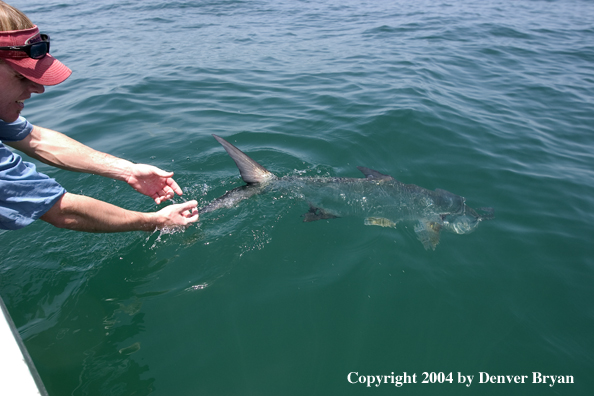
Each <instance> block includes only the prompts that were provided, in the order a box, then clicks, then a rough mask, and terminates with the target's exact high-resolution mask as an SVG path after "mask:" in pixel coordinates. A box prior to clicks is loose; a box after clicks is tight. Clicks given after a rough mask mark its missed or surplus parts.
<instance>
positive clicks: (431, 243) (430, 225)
mask: <svg viewBox="0 0 594 396" xmlns="http://www.w3.org/2000/svg"><path fill="white" fill-rule="evenodd" d="M440 231H441V223H438V222H436V221H427V220H424V221H423V220H421V221H419V223H418V224H417V225H416V226H415V233H416V234H417V238H419V241H421V243H422V244H423V246H424V247H425V250H429V249H431V250H435V247H436V246H437V244H438V243H439V232H440Z"/></svg>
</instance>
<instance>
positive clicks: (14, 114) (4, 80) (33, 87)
mask: <svg viewBox="0 0 594 396" xmlns="http://www.w3.org/2000/svg"><path fill="white" fill-rule="evenodd" d="M0 87H1V88H0V119H1V120H2V121H4V122H14V121H16V120H17V118H19V114H20V113H21V111H22V110H23V108H24V107H25V103H24V101H25V100H27V99H29V98H30V97H31V94H32V93H43V92H44V91H45V88H44V87H43V85H41V84H37V83H34V82H33V81H30V80H28V79H27V78H25V77H24V76H23V75H22V74H20V73H18V72H16V71H15V70H14V69H13V68H11V67H10V66H8V65H7V64H6V63H4V62H2V61H1V60H0Z"/></svg>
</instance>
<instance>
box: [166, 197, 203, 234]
mask: <svg viewBox="0 0 594 396" xmlns="http://www.w3.org/2000/svg"><path fill="white" fill-rule="evenodd" d="M197 205H198V202H196V201H188V202H184V203H181V204H175V205H169V206H166V207H164V208H163V209H161V210H160V211H158V212H157V213H156V215H157V216H160V218H161V220H160V221H159V223H160V224H162V225H157V229H161V228H176V227H185V226H188V225H189V224H191V223H194V222H195V221H198V208H197Z"/></svg>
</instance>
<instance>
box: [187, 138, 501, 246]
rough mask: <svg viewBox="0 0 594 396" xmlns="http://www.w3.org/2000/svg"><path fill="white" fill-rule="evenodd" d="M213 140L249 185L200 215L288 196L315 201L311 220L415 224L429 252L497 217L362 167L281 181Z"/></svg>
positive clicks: (461, 199)
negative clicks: (442, 239)
mask: <svg viewBox="0 0 594 396" xmlns="http://www.w3.org/2000/svg"><path fill="white" fill-rule="evenodd" d="M213 136H214V138H215V139H216V140H217V141H218V142H219V143H220V144H221V145H223V147H224V148H225V150H226V151H227V153H228V154H229V155H230V156H231V158H232V159H233V160H234V161H235V164H236V165H237V167H238V168H239V173H240V174H241V177H242V179H243V181H244V182H245V183H247V184H246V185H244V186H241V187H238V188H235V189H233V190H231V191H228V192H227V193H225V194H224V195H223V196H221V197H219V198H216V199H215V200H214V201H212V202H211V203H210V204H208V205H207V206H205V207H203V208H201V209H200V210H199V213H200V214H203V213H208V212H212V211H214V210H217V209H220V208H230V207H233V206H235V205H236V204H237V203H238V202H240V201H242V200H244V199H247V198H249V197H251V196H253V195H255V194H263V193H270V192H277V193H278V192H280V193H287V194H292V196H294V197H298V198H302V199H303V200H305V201H307V202H308V203H309V211H308V212H307V213H305V214H304V215H303V217H304V220H303V221H305V222H310V221H316V220H320V219H333V218H338V217H344V216H360V217H362V218H363V219H364V223H365V224H366V225H376V226H381V227H396V225H397V224H398V223H399V222H401V221H413V222H415V223H416V224H415V226H414V230H415V233H416V234H417V237H418V238H419V240H420V241H421V242H422V243H423V246H424V247H425V249H430V248H431V249H433V250H435V247H436V246H437V244H438V243H439V235H440V232H441V230H442V229H445V230H447V231H451V232H454V233H456V234H468V233H470V232H472V231H474V230H475V229H476V228H477V227H478V225H479V223H480V222H481V221H482V220H489V219H492V218H493V208H479V209H477V210H474V209H472V208H470V207H469V206H467V205H466V203H465V198H464V197H461V196H459V195H456V194H452V193H451V192H448V191H445V190H441V189H436V190H435V191H431V190H427V189H425V188H423V187H419V186H417V185H414V184H404V183H402V182H399V181H398V180H396V179H394V178H393V177H392V176H388V175H385V174H382V173H380V172H378V171H375V170H373V169H369V168H365V167H362V166H359V167H357V168H358V169H359V170H360V171H361V172H362V173H363V175H364V176H365V177H364V178H345V177H299V176H284V177H277V176H276V175H274V174H273V173H272V172H270V171H268V170H267V169H266V168H264V167H263V166H262V165H260V164H259V163H257V162H256V161H254V160H253V159H251V158H250V157H249V156H247V155H246V154H245V153H243V152H242V151H241V150H239V149H238V148H237V147H235V146H234V145H232V144H231V143H229V142H227V141H226V140H225V139H223V138H221V137H219V136H216V135H213ZM479 212H480V213H481V214H479Z"/></svg>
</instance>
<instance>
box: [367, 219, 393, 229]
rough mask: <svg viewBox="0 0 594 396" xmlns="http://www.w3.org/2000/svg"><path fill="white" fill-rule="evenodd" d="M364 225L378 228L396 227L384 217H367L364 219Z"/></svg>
mask: <svg viewBox="0 0 594 396" xmlns="http://www.w3.org/2000/svg"><path fill="white" fill-rule="evenodd" d="M365 225H374V226H380V227H392V228H395V227H396V223H394V222H393V221H392V220H390V219H386V218H385V217H368V218H366V219H365Z"/></svg>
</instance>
